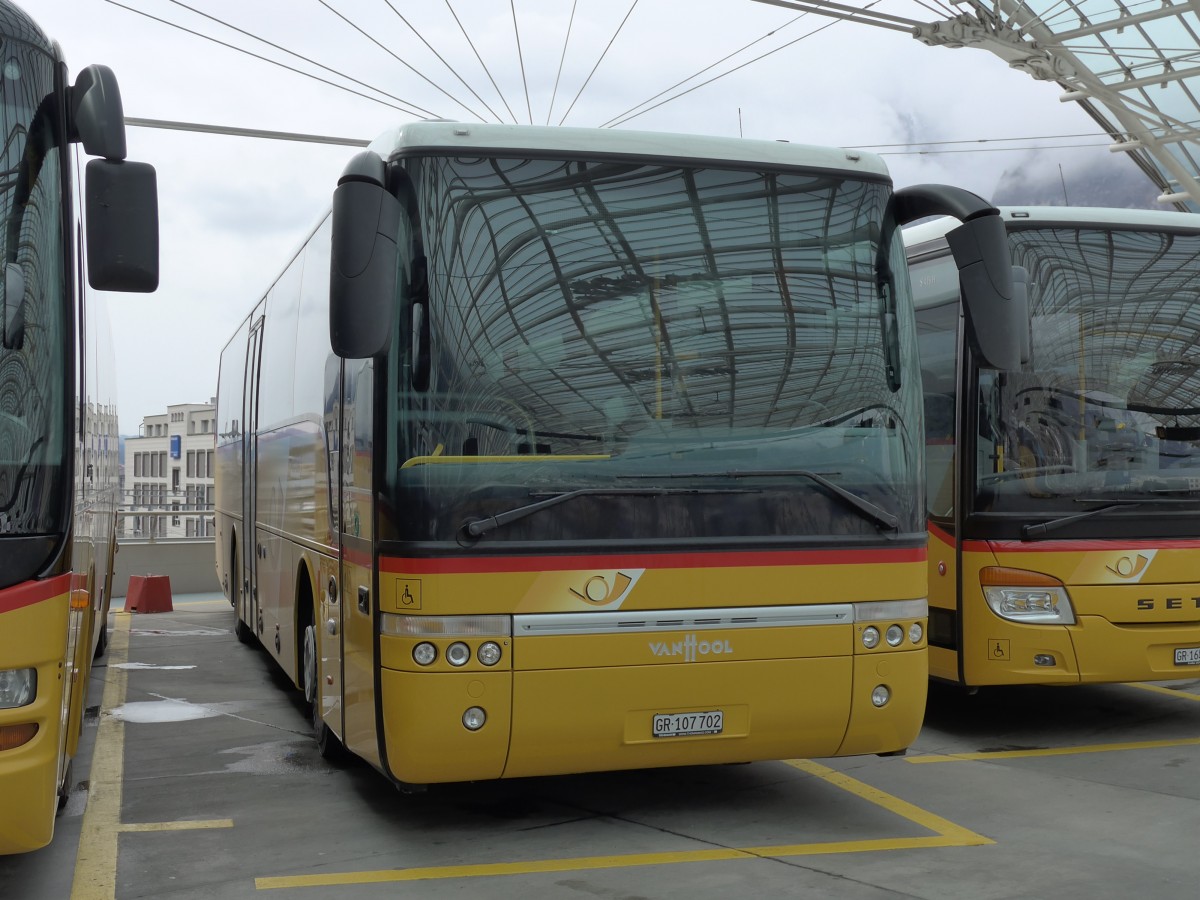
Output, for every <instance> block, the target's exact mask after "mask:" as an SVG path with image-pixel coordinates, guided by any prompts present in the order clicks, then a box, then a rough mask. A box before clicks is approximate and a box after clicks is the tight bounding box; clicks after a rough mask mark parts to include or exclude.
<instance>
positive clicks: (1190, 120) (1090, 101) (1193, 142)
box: [758, 0, 1200, 212]
mask: <svg viewBox="0 0 1200 900" xmlns="http://www.w3.org/2000/svg"><path fill="white" fill-rule="evenodd" d="M758 2H760V3H768V4H771V5H773V6H781V7H784V8H786V9H794V10H797V11H800V12H810V13H815V14H818V15H823V16H830V17H833V18H839V19H844V20H846V21H850V22H856V23H859V24H865V25H873V26H875V27H881V28H887V29H891V30H895V31H907V32H909V33H910V34H911V35H912V36H913V37H915V38H916V39H917V40H919V41H921V42H922V43H925V44H928V45H930V46H942V47H977V48H980V49H983V50H988V51H990V52H991V53H994V54H995V55H996V56H999V57H1000V58H1001V59H1003V60H1004V61H1005V62H1007V63H1008V64H1009V66H1011V67H1012V68H1013V69H1016V70H1018V71H1021V72H1025V73H1026V74H1028V75H1030V76H1031V77H1033V78H1036V79H1038V80H1043V81H1054V82H1057V83H1058V84H1059V85H1061V86H1062V88H1063V89H1064V93H1063V94H1062V97H1061V100H1062V101H1063V102H1065V103H1078V104H1079V105H1080V106H1081V107H1082V108H1083V109H1084V110H1085V111H1086V112H1087V114H1088V115H1089V116H1091V117H1092V118H1093V119H1094V120H1095V121H1096V122H1097V123H1098V124H1099V125H1100V126H1101V127H1102V128H1104V130H1105V131H1106V132H1107V133H1108V134H1109V135H1110V136H1111V137H1112V139H1113V144H1112V146H1111V148H1110V149H1112V151H1113V152H1115V153H1127V154H1129V156H1130V157H1131V158H1132V159H1133V160H1134V161H1135V162H1136V163H1137V164H1138V166H1140V167H1141V169H1142V170H1143V171H1144V172H1145V173H1146V174H1147V176H1149V177H1150V179H1151V180H1152V181H1153V182H1154V183H1155V184H1156V185H1157V186H1158V187H1159V189H1160V191H1161V194H1160V196H1159V198H1158V199H1159V202H1161V203H1167V204H1171V205H1173V206H1175V208H1177V209H1180V210H1183V211H1188V212H1200V99H1198V98H1200V0H1115V2H1114V0H991V2H987V0H954V3H953V5H954V6H956V7H958V8H959V9H960V10H962V11H961V12H960V13H959V14H958V15H956V16H952V17H950V18H947V19H943V20H939V21H934V22H921V21H918V20H916V19H910V18H906V17H904V16H896V15H889V14H884V13H880V12H876V11H874V10H866V9H862V8H860V7H852V6H845V5H842V4H839V3H830V2H823V0H758ZM923 6H926V8H930V9H932V7H931V6H928V5H927V4H923Z"/></svg>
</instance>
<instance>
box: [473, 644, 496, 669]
mask: <svg viewBox="0 0 1200 900" xmlns="http://www.w3.org/2000/svg"><path fill="white" fill-rule="evenodd" d="M475 655H476V657H477V658H478V659H479V661H480V662H481V663H483V664H484V665H485V666H494V665H495V664H496V663H498V662H500V645H499V644H497V643H496V642H495V641H485V642H484V643H482V644H480V645H479V652H478V653H476V654H475Z"/></svg>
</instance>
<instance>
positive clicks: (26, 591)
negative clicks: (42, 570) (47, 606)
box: [0, 572, 71, 615]
mask: <svg viewBox="0 0 1200 900" xmlns="http://www.w3.org/2000/svg"><path fill="white" fill-rule="evenodd" d="M70 590H71V574H70V573H69V572H68V573H67V574H65V575H56V576H55V577H54V578H48V579H46V580H45V581H26V582H24V583H23V584H18V585H14V586H13V587H10V588H6V589H4V590H2V591H0V615H3V614H4V613H7V612H12V611H13V610H15V609H23V608H24V607H26V606H33V605H34V604H35V603H43V602H45V601H46V600H50V599H52V598H54V597H61V596H63V595H64V594H67V593H69V592H70Z"/></svg>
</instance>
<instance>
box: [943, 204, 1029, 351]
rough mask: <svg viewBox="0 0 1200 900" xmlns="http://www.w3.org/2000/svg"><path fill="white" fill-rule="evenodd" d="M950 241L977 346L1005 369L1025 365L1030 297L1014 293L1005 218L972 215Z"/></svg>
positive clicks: (970, 334)
mask: <svg viewBox="0 0 1200 900" xmlns="http://www.w3.org/2000/svg"><path fill="white" fill-rule="evenodd" d="M946 241H947V243H949V245H950V252H951V253H953V254H954V264H955V265H956V266H957V267H958V278H959V284H960V285H961V287H962V299H963V312H964V314H965V318H966V326H967V338H968V340H970V342H971V346H972V349H974V350H975V352H976V353H977V354H978V355H979V357H980V362H981V364H982V365H984V366H986V367H988V368H992V369H1000V370H1001V371H1005V372H1011V371H1014V370H1016V369H1019V368H1021V353H1022V339H1021V332H1022V330H1024V331H1028V328H1029V325H1028V321H1029V312H1028V303H1027V302H1026V303H1025V304H1021V303H1020V302H1019V300H1018V299H1017V298H1016V297H1015V296H1014V289H1013V266H1012V263H1011V261H1010V257H1009V254H1008V237H1007V234H1006V232H1005V229H1004V220H1003V219H1002V218H1000V216H999V215H998V214H995V213H993V214H987V215H981V216H977V217H975V218H972V219H968V220H967V221H966V222H963V224H962V225H959V226H958V227H957V228H955V229H954V230H952V231H950V232H949V233H948V234H947V235H946ZM1022 306H1024V309H1022ZM1022 318H1023V319H1024V321H1022Z"/></svg>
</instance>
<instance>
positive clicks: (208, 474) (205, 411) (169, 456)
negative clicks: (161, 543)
mask: <svg viewBox="0 0 1200 900" xmlns="http://www.w3.org/2000/svg"><path fill="white" fill-rule="evenodd" d="M216 408H217V401H216V398H215V397H214V398H213V399H212V400H210V401H209V402H208V403H177V404H174V405H173V406H168V407H167V411H166V413H164V414H161V415H154V416H146V417H145V418H143V419H142V425H141V429H140V434H139V435H138V436H137V437H131V438H126V439H125V503H126V504H127V506H126V508H127V509H129V510H131V511H132V512H134V513H137V512H145V513H146V515H134V516H133V517H131V518H129V519H127V520H126V522H125V527H124V529H123V532H124V534H125V535H128V536H132V537H150V536H155V537H210V536H212V535H213V534H214V533H215V529H214V525H213V512H212V510H213V501H214V499H215V497H214V494H215V488H214V486H213V456H214V455H215V452H216V446H217V435H216V418H217V416H216ZM150 513H155V514H156V515H149V514H150Z"/></svg>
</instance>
